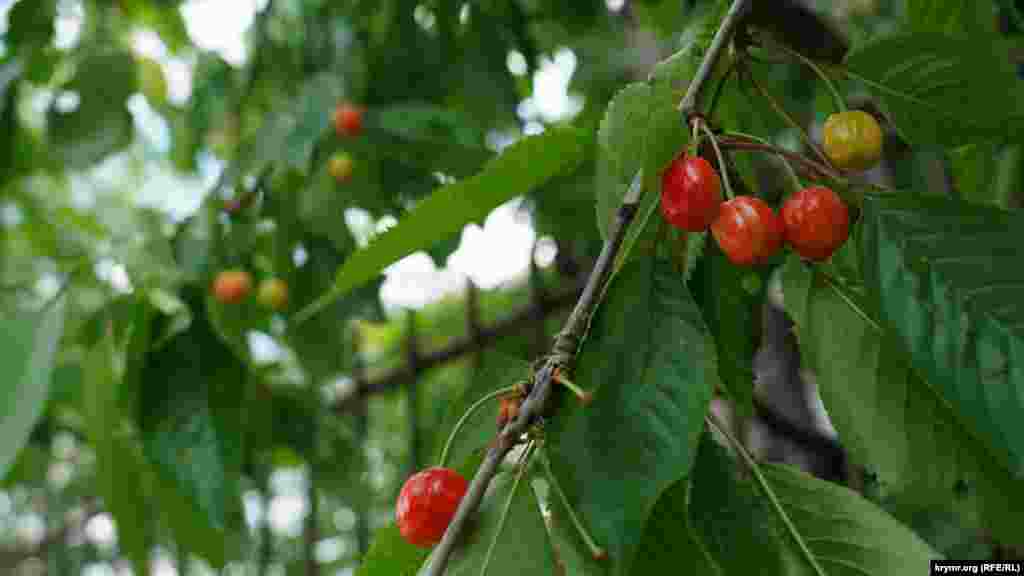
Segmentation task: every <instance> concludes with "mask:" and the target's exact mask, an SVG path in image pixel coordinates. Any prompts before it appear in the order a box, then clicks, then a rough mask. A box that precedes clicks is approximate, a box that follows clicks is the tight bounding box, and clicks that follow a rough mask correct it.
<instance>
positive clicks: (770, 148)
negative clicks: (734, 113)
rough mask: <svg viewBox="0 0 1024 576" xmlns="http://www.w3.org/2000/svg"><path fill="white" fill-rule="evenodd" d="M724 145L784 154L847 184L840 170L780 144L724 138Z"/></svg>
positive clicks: (733, 148)
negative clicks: (781, 146) (837, 170)
mask: <svg viewBox="0 0 1024 576" xmlns="http://www.w3.org/2000/svg"><path fill="white" fill-rule="evenodd" d="M740 138H746V136H740ZM722 147H723V148H725V149H727V150H758V151H762V152H770V153H772V154H776V155H778V156H782V157H784V158H786V159H788V160H793V161H794V162H797V163H799V164H801V165H803V166H805V167H807V168H810V169H811V170H812V171H814V172H815V173H817V174H818V176H820V177H824V178H827V179H829V180H831V181H833V182H835V183H837V184H840V185H844V186H845V185H846V184H847V182H846V179H845V178H843V177H842V176H840V175H839V173H838V172H836V171H834V170H832V169H831V168H829V167H828V166H824V165H822V164H819V163H817V162H815V161H814V160H811V159H810V158H807V157H805V156H802V155H800V154H798V153H796V152H792V151H790V150H786V149H785V148H780V147H779V146H774V145H772V144H762V143H761V142H756V141H749V140H734V139H729V140H722Z"/></svg>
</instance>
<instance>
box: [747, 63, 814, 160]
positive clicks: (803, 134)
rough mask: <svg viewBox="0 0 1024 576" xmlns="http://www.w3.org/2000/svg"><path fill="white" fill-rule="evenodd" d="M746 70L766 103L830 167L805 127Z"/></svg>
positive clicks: (751, 82) (752, 83)
mask: <svg viewBox="0 0 1024 576" xmlns="http://www.w3.org/2000/svg"><path fill="white" fill-rule="evenodd" d="M747 72H748V74H747V79H748V80H750V84H751V85H752V86H753V87H754V89H755V90H757V92H758V94H760V95H761V97H762V98H764V99H765V100H767V101H768V104H769V105H770V106H771V107H772V109H773V110H775V113H776V114H778V115H779V116H780V117H781V118H782V119H783V120H784V121H785V122H786V123H787V124H789V125H790V126H792V127H793V128H795V129H796V131H797V132H799V133H800V138H801V139H802V140H803V141H804V144H806V145H807V147H808V148H810V149H811V150H812V151H813V152H814V155H815V156H817V157H818V158H819V159H820V160H821V161H822V162H823V163H824V164H825V165H826V166H828V167H829V168H832V167H833V166H832V162H831V161H829V159H828V157H827V156H825V153H824V152H822V151H821V149H820V148H818V145H817V144H815V143H814V140H813V139H811V135H810V134H808V132H807V129H806V128H804V127H803V125H802V124H800V123H799V122H797V121H796V118H793V116H792V115H790V113H789V112H786V109H785V108H784V107H783V106H782V104H780V103H779V101H778V100H776V99H775V97H774V96H772V95H771V94H770V93H769V92H768V90H766V89H765V87H764V86H762V85H761V83H760V82H758V81H757V78H754V74H753V72H751V71H750V69H749V68H747Z"/></svg>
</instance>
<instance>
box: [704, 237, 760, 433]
mask: <svg viewBox="0 0 1024 576" xmlns="http://www.w3.org/2000/svg"><path fill="white" fill-rule="evenodd" d="M695 238H697V235H696V234H693V235H690V239H691V240H692V239H695ZM695 272H696V273H695V274H694V276H693V278H694V283H695V285H691V290H692V291H693V292H694V295H695V299H696V300H697V303H698V305H700V307H701V310H702V312H703V313H704V320H705V321H706V322H707V324H708V328H709V329H710V330H711V333H712V334H713V335H714V337H715V345H716V350H717V351H718V373H719V375H720V376H721V378H722V384H723V385H724V387H725V390H726V391H727V392H728V394H729V396H730V397H731V398H732V400H733V401H734V402H735V405H736V408H737V409H738V410H739V411H740V413H741V414H743V415H746V416H750V415H752V414H753V398H754V397H753V394H754V354H755V353H756V352H757V348H758V346H759V344H760V340H761V330H760V327H761V312H762V306H763V304H764V298H765V290H766V287H767V286H768V281H769V277H770V272H771V269H770V268H768V267H765V266H760V267H757V268H747V267H739V266H736V265H735V264H732V263H731V262H729V259H728V258H726V256H725V254H724V253H723V252H722V249H721V248H719V247H718V243H717V242H710V243H707V244H706V247H705V249H704V257H703V258H702V259H701V260H700V264H698V267H697V269H696V271H695Z"/></svg>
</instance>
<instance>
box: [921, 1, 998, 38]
mask: <svg viewBox="0 0 1024 576" xmlns="http://www.w3.org/2000/svg"><path fill="white" fill-rule="evenodd" d="M905 14H906V17H907V20H909V23H910V29H912V30H914V31H915V32H940V33H942V34H948V35H950V36H956V35H965V36H967V35H971V36H975V35H976V36H981V37H984V36H985V35H992V34H995V33H996V30H995V26H994V23H995V20H996V19H995V17H994V14H995V7H994V6H993V5H992V2H991V0H907V3H906V8H905Z"/></svg>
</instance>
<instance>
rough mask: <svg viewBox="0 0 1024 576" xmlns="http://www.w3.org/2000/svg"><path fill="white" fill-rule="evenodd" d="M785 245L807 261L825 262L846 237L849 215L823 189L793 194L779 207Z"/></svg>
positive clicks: (844, 205)
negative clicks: (787, 244)
mask: <svg viewBox="0 0 1024 576" xmlns="http://www.w3.org/2000/svg"><path fill="white" fill-rule="evenodd" d="M782 224H783V228H784V230H785V232H784V236H785V240H786V242H788V243H789V245H790V246H792V247H793V249H794V250H796V253H797V254H799V255H800V256H802V257H804V258H806V259H807V260H814V261H822V260H827V259H828V258H829V256H831V255H832V253H833V252H835V251H836V250H837V249H839V247H840V246H842V245H843V243H844V242H846V238H847V237H848V236H849V235H850V212H849V210H848V209H847V208H846V204H844V203H843V201H842V200H841V199H840V198H839V196H838V195H837V194H836V193H835V192H833V191H832V190H831V189H829V188H825V187H824V186H811V187H809V188H804V189H803V190H800V191H798V192H795V193H794V194H793V195H792V196H790V197H789V198H787V199H786V201H785V202H784V203H783V204H782Z"/></svg>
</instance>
